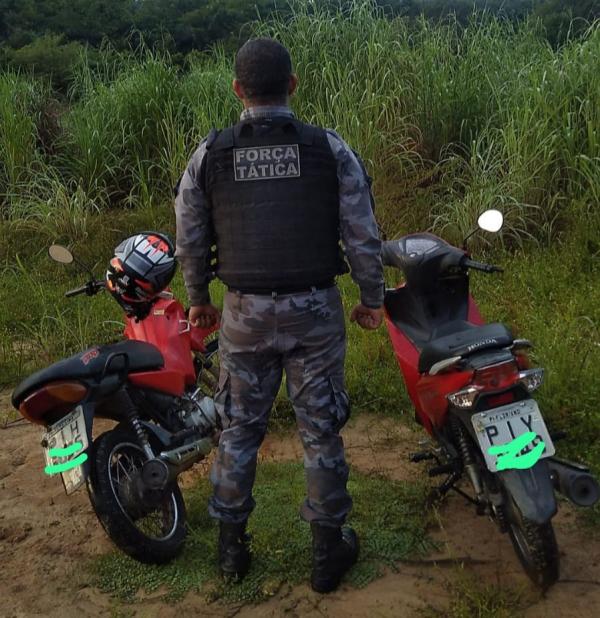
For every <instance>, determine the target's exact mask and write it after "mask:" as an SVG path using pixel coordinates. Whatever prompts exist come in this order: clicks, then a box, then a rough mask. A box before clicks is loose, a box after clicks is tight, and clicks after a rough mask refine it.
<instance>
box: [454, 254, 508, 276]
mask: <svg viewBox="0 0 600 618" xmlns="http://www.w3.org/2000/svg"><path fill="white" fill-rule="evenodd" d="M462 265H463V266H466V267H467V268H473V269H474V270H480V271H482V272H484V273H502V272H504V269H503V268H500V267H499V266H494V265H493V264H484V263H483V262H476V261H475V260H471V259H469V258H465V259H464V260H463V261H462Z"/></svg>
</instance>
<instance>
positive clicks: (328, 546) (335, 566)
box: [310, 523, 358, 592]
mask: <svg viewBox="0 0 600 618" xmlns="http://www.w3.org/2000/svg"><path fill="white" fill-rule="evenodd" d="M310 528H311V530H312V535H313V570H312V576H311V579H310V583H311V585H312V589H313V590H314V591H315V592H331V591H332V590H335V589H336V588H337V587H338V585H339V583H340V580H341V579H342V576H343V575H344V573H345V572H346V571H347V570H348V569H349V568H350V567H351V566H352V565H353V564H354V563H355V562H356V559H357V558H358V537H357V536H356V532H354V530H352V528H331V527H329V526H320V525H319V524H316V523H311V525H310Z"/></svg>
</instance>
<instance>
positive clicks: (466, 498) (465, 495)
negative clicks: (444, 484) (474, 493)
mask: <svg viewBox="0 0 600 618" xmlns="http://www.w3.org/2000/svg"><path fill="white" fill-rule="evenodd" d="M450 489H452V491H455V492H456V493H457V494H460V495H461V496H462V497H463V498H465V500H468V501H469V502H471V504H474V505H475V506H477V507H478V506H479V502H477V500H475V499H474V498H471V496H469V494H467V493H465V492H464V491H463V490H462V489H459V488H458V487H455V486H454V485H453V486H452V487H451V488H450Z"/></svg>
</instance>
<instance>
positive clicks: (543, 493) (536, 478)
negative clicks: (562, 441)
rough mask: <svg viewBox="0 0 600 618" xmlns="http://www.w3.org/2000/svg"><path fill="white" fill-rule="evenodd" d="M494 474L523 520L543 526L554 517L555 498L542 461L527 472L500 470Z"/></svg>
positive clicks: (546, 466)
mask: <svg viewBox="0 0 600 618" xmlns="http://www.w3.org/2000/svg"><path fill="white" fill-rule="evenodd" d="M496 474H497V476H498V479H499V480H500V481H501V483H502V484H503V485H504V488H505V489H506V491H507V492H508V493H510V495H511V496H512V499H513V500H514V503H515V505H516V507H517V509H518V510H519V512H520V514H521V516H522V517H523V518H524V519H528V520H530V521H532V522H534V523H536V524H545V523H546V522H548V521H550V520H551V519H552V517H554V515H555V514H556V511H557V506H556V497H555V495H554V487H553V485H552V480H551V478H550V470H549V468H548V464H547V463H546V461H545V460H544V459H541V460H540V461H538V462H537V463H536V464H535V465H534V466H532V467H531V468H528V469H527V470H515V469H512V470H502V471H501V472H497V473H496Z"/></svg>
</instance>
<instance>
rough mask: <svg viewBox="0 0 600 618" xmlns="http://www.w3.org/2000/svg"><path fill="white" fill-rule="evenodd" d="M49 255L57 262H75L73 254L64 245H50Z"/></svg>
mask: <svg viewBox="0 0 600 618" xmlns="http://www.w3.org/2000/svg"><path fill="white" fill-rule="evenodd" d="M48 254H49V255H50V257H51V258H52V259H53V260H54V261H55V262H60V263H61V264H70V263H71V262H72V261H73V254H72V253H71V252H70V251H69V250H68V249H67V248H66V247H63V246H62V245H50V247H49V249H48Z"/></svg>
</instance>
